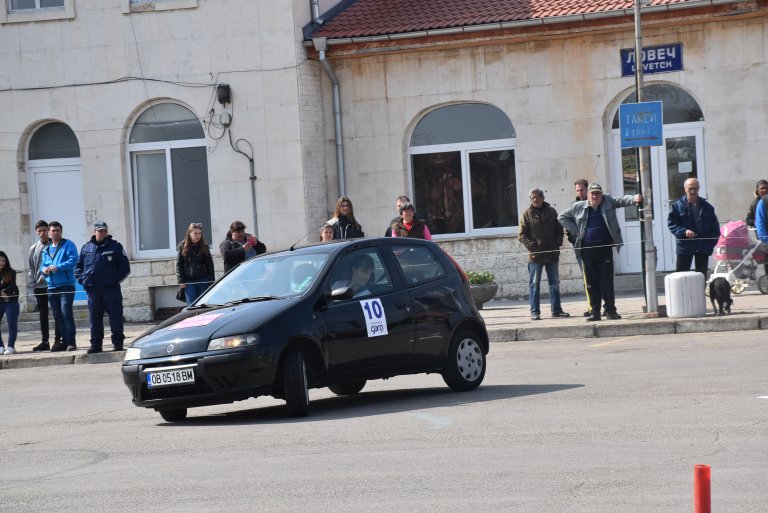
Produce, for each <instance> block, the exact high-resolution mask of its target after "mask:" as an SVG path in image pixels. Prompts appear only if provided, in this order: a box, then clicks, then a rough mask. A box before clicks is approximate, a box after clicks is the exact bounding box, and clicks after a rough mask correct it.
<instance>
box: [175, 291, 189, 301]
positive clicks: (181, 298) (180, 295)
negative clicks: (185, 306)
mask: <svg viewBox="0 0 768 513" xmlns="http://www.w3.org/2000/svg"><path fill="white" fill-rule="evenodd" d="M176 299H177V300H179V301H181V302H182V303H186V302H187V295H186V294H185V293H184V289H182V288H181V287H179V290H178V291H176Z"/></svg>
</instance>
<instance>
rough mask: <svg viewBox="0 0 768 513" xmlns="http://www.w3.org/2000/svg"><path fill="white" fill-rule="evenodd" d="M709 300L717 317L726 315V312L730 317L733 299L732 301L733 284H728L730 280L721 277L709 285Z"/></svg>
mask: <svg viewBox="0 0 768 513" xmlns="http://www.w3.org/2000/svg"><path fill="white" fill-rule="evenodd" d="M709 300H710V301H711V302H712V308H713V309H714V311H715V315H718V314H719V315H725V312H727V313H728V314H729V315H730V313H731V305H732V304H733V299H731V284H730V283H728V280H726V279H725V278H723V277H720V278H715V279H714V280H712V281H711V282H710V283H709ZM715 301H717V306H715ZM723 310H725V312H723Z"/></svg>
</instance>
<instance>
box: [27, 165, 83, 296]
mask: <svg viewBox="0 0 768 513" xmlns="http://www.w3.org/2000/svg"><path fill="white" fill-rule="evenodd" d="M29 176H30V180H29V183H30V199H31V203H32V204H31V207H32V208H31V210H32V216H31V218H30V221H31V223H32V233H33V234H34V233H35V230H34V223H36V222H37V220H38V219H45V220H46V221H48V222H51V221H58V222H60V223H61V225H62V227H63V235H64V238H66V239H69V240H71V241H72V242H74V243H75V246H76V247H77V250H78V252H79V251H80V248H81V247H82V246H83V244H85V242H86V241H87V240H89V239H90V238H91V234H90V230H89V229H88V225H87V223H86V219H85V209H84V202H83V179H82V176H81V174H80V159H78V158H73V159H46V160H30V161H29ZM34 239H37V237H36V236H35V237H34ZM32 242H34V240H33V241H31V242H30V244H31V243H32ZM77 289H78V292H77V293H76V294H75V300H76V301H78V302H79V301H84V300H87V296H86V295H85V293H84V292H83V291H82V288H81V287H80V286H79V285H78V286H77Z"/></svg>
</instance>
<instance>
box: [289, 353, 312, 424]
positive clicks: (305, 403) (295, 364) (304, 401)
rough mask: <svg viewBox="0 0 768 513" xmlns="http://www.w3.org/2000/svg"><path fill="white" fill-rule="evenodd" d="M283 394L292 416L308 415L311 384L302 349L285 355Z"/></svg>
mask: <svg viewBox="0 0 768 513" xmlns="http://www.w3.org/2000/svg"><path fill="white" fill-rule="evenodd" d="M283 394H284V395H285V406H286V407H287V408H288V415H290V416H291V417H306V416H307V414H308V413H309V384H308V382H307V364H306V362H305V361H304V353H303V352H302V351H301V350H298V349H296V350H292V351H290V352H288V353H287V354H286V355H285V356H284V357H283Z"/></svg>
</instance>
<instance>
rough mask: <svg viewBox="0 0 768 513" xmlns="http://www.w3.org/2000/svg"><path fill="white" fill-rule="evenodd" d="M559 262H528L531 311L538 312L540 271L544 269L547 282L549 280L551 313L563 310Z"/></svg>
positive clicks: (539, 311)
mask: <svg viewBox="0 0 768 513" xmlns="http://www.w3.org/2000/svg"><path fill="white" fill-rule="evenodd" d="M558 264H559V262H558V261H557V260H556V261H554V262H547V263H529V264H528V276H529V277H530V279H529V280H528V287H529V288H530V297H529V300H530V303H531V313H532V314H540V313H541V310H540V309H539V298H540V293H539V292H540V290H541V273H542V271H543V270H544V269H546V270H547V282H549V305H550V307H551V308H552V313H553V314H555V313H560V312H562V311H563V307H562V306H560V270H559V267H558Z"/></svg>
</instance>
